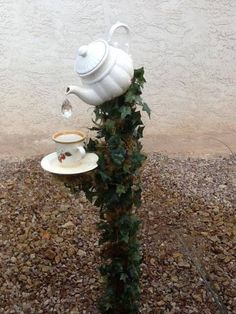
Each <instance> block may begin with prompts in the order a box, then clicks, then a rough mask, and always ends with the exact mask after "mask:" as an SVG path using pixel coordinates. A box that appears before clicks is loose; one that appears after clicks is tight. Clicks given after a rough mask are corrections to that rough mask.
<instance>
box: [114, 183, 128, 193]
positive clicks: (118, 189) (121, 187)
mask: <svg viewBox="0 0 236 314" xmlns="http://www.w3.org/2000/svg"><path fill="white" fill-rule="evenodd" d="M125 192H126V188H125V186H124V185H123V184H118V185H117V187H116V193H117V194H118V195H119V196H121V194H125Z"/></svg>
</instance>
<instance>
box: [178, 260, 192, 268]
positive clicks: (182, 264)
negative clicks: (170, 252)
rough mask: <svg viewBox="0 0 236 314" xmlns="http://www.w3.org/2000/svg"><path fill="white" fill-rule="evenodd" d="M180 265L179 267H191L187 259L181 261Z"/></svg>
mask: <svg viewBox="0 0 236 314" xmlns="http://www.w3.org/2000/svg"><path fill="white" fill-rule="evenodd" d="M178 266H179V267H183V268H190V264H189V263H187V262H185V261H180V262H179V263H178Z"/></svg>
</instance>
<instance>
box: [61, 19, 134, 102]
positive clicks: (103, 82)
mask: <svg viewBox="0 0 236 314" xmlns="http://www.w3.org/2000/svg"><path fill="white" fill-rule="evenodd" d="M120 27H123V28H125V29H126V31H127V35H129V28H128V26H127V25H126V24H123V23H120V22H117V23H116V24H114V25H113V26H112V27H111V29H110V31H109V36H108V41H105V40H103V39H100V40H96V41H93V42H92V43H90V44H89V45H87V46H81V47H80V48H79V50H78V56H77V59H76V62H75V70H76V72H77V73H78V75H79V76H80V78H81V81H82V86H68V87H67V88H66V94H67V95H68V94H75V95H77V96H78V97H79V98H81V99H82V100H83V101H84V102H86V103H88V104H90V105H99V104H102V103H103V102H105V101H108V100H111V99H112V98H115V97H117V96H120V95H122V94H123V93H124V92H125V91H126V90H127V89H128V87H129V86H130V84H131V79H132V77H133V74H134V68H133V62H132V59H131V57H130V55H129V54H128V53H127V52H128V51H127V52H125V51H124V50H122V49H120V48H117V43H114V44H113V45H114V46H112V45H111V41H112V36H113V33H114V32H115V31H116V30H117V29H118V28H120ZM126 48H127V50H128V43H127V44H126Z"/></svg>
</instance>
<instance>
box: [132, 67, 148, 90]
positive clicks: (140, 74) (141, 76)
mask: <svg viewBox="0 0 236 314" xmlns="http://www.w3.org/2000/svg"><path fill="white" fill-rule="evenodd" d="M134 77H135V79H136V80H137V81H138V83H139V84H140V86H141V87H143V85H144V83H145V82H146V80H145V78H144V68H143V67H142V68H140V69H136V70H134Z"/></svg>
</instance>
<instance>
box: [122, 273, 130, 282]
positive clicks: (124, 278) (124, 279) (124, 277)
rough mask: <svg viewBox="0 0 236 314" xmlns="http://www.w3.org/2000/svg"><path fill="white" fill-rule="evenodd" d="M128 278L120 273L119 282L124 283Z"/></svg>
mask: <svg viewBox="0 0 236 314" xmlns="http://www.w3.org/2000/svg"><path fill="white" fill-rule="evenodd" d="M128 278H129V277H128V276H127V274H125V273H122V274H121V275H120V280H121V281H124V282H126V281H127V279H128Z"/></svg>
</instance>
